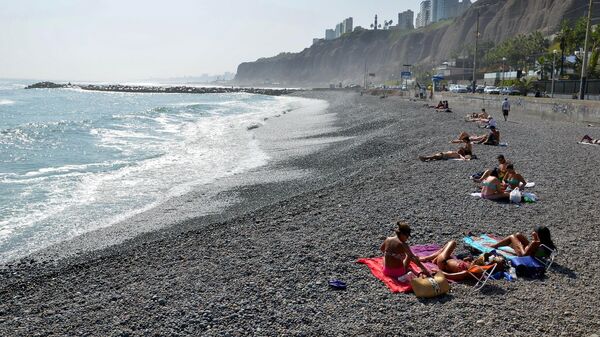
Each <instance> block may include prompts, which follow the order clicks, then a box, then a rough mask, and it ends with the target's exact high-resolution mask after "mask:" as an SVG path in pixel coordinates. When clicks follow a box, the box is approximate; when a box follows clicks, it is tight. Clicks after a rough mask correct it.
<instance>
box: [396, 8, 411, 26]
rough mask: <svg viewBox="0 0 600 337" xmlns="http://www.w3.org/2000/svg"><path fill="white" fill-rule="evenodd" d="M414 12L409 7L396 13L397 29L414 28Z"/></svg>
mask: <svg viewBox="0 0 600 337" xmlns="http://www.w3.org/2000/svg"><path fill="white" fill-rule="evenodd" d="M414 21H415V13H414V12H413V11H411V10H410V9H409V10H407V11H404V12H402V13H398V29H415V25H414Z"/></svg>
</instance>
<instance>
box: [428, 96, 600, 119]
mask: <svg viewBox="0 0 600 337" xmlns="http://www.w3.org/2000/svg"><path fill="white" fill-rule="evenodd" d="M508 99H509V101H510V104H511V114H528V115H534V116H539V117H540V118H542V119H546V120H556V121H570V122H594V123H600V102H598V101H589V100H584V101H580V100H571V99H557V98H554V99H552V98H535V97H526V96H510V97H509V98H508ZM440 100H447V101H448V102H449V103H450V107H451V108H452V107H457V106H461V107H466V108H469V109H472V110H473V111H479V110H480V109H481V108H485V109H486V110H487V111H488V112H489V113H490V114H492V115H496V118H501V114H502V112H501V106H502V101H503V100H504V96H501V95H500V96H495V95H485V94H481V95H479V94H477V95H471V94H453V93H446V92H444V93H438V94H436V95H435V98H434V101H440Z"/></svg>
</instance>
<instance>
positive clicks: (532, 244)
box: [490, 226, 556, 257]
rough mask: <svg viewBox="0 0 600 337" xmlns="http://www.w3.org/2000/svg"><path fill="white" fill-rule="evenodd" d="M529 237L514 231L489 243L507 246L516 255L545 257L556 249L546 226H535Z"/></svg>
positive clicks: (494, 245)
mask: <svg viewBox="0 0 600 337" xmlns="http://www.w3.org/2000/svg"><path fill="white" fill-rule="evenodd" d="M531 239H532V240H531V241H529V240H528V239H527V238H526V237H525V235H523V234H521V233H516V234H513V235H509V236H507V237H506V238H504V239H502V240H500V241H498V242H497V243H495V244H493V245H490V247H492V248H494V249H498V248H500V247H507V246H508V247H511V248H512V249H513V250H514V251H515V253H516V254H517V256H534V257H547V256H550V254H551V253H552V251H554V250H556V246H555V245H554V242H552V237H551V236H550V229H548V227H546V226H537V227H535V228H534V230H533V232H532V233H531Z"/></svg>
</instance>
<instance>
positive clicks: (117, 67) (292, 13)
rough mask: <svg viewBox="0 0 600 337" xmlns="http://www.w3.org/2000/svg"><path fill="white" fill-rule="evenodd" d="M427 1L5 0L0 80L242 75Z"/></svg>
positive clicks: (0, 19)
mask: <svg viewBox="0 0 600 337" xmlns="http://www.w3.org/2000/svg"><path fill="white" fill-rule="evenodd" d="M420 2H421V0H395V1H394V0H368V1H367V0H170V1H164V0H0V32H2V33H1V34H0V55H1V56H0V78H30V79H48V80H73V81H85V80H88V81H93V80H98V81H111V80H112V81H117V80H142V79H148V78H152V77H154V78H156V77H161V78H166V77H180V76H195V75H200V74H203V73H209V74H220V73H223V72H226V71H230V72H235V71H236V69H237V65H238V64H240V63H241V62H245V61H253V60H256V59H257V58H260V57H267V56H273V55H276V54H278V53H280V52H283V51H290V52H297V51H301V50H302V49H304V48H306V47H309V46H310V45H311V44H312V38H313V37H323V36H324V34H325V29H326V28H335V25H336V23H338V22H340V21H342V19H344V18H346V17H350V16H351V17H353V18H354V24H355V26H356V25H360V26H363V27H368V26H369V25H370V24H371V23H372V21H373V17H374V15H375V14H378V15H379V18H380V22H382V23H383V20H389V19H392V20H394V22H396V21H397V20H398V12H401V11H404V10H406V9H412V10H413V11H415V16H416V12H417V11H418V7H419V3H420Z"/></svg>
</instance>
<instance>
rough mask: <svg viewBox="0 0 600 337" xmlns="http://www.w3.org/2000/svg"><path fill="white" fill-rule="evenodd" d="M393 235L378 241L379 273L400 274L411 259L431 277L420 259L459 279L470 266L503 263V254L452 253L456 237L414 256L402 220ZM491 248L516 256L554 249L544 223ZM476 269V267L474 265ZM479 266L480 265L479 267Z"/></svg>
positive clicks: (537, 254)
mask: <svg viewBox="0 0 600 337" xmlns="http://www.w3.org/2000/svg"><path fill="white" fill-rule="evenodd" d="M396 225H397V228H396V231H395V235H394V236H391V237H388V238H386V239H385V241H383V243H382V244H381V247H380V250H381V252H382V253H383V274H384V275H386V276H388V277H391V278H395V279H398V278H402V277H404V276H405V275H406V274H407V273H408V272H409V265H410V263H411V262H413V263H414V264H416V265H417V266H418V267H419V270H420V272H418V274H417V275H424V276H427V277H431V272H430V271H429V270H428V269H427V268H426V267H425V265H424V264H423V263H424V262H432V263H433V264H435V265H436V266H437V267H438V269H439V270H440V271H441V272H442V273H444V275H445V276H446V278H447V279H449V280H455V281H460V280H464V279H467V278H469V277H470V276H474V275H473V274H474V273H473V271H471V270H472V267H473V266H488V265H491V264H496V265H497V266H498V267H499V269H503V268H504V266H505V263H506V261H505V258H504V257H503V256H502V255H499V254H494V253H484V254H481V255H479V256H477V257H474V256H472V255H470V254H462V256H461V255H458V256H454V251H455V249H456V241H454V240H450V241H448V242H447V243H445V244H444V245H443V246H442V248H440V249H439V250H438V251H436V252H434V253H433V254H430V255H427V256H421V257H417V256H416V255H415V254H414V253H413V252H412V250H411V249H410V246H409V245H408V240H409V238H410V233H411V228H410V225H408V224H407V223H405V222H401V221H398V222H397V223H396ZM489 247H490V248H492V249H499V248H501V247H511V248H512V249H513V250H514V252H515V254H516V255H517V256H532V257H542V258H543V257H547V256H550V254H551V253H552V251H554V250H555V249H556V246H555V245H554V242H553V241H552V237H551V235H550V229H548V227H545V226H538V227H535V228H534V230H533V232H532V233H531V240H530V239H528V238H527V237H526V236H525V235H523V234H521V233H515V234H512V235H509V236H507V237H505V238H503V239H501V240H499V241H498V242H496V243H494V244H490V245H489ZM476 270H477V269H476ZM480 270H481V269H480Z"/></svg>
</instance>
